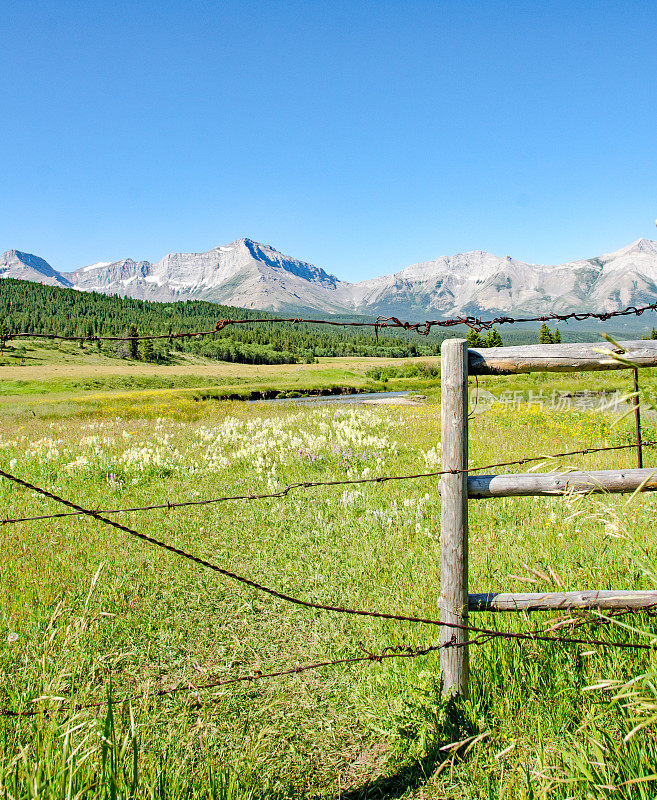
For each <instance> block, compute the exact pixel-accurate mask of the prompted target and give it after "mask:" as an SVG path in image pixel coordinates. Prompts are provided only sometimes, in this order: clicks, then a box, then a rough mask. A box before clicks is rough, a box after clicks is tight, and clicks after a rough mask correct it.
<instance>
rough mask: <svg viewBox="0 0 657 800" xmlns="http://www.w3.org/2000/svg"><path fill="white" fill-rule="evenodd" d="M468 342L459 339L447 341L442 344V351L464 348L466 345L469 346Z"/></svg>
mask: <svg viewBox="0 0 657 800" xmlns="http://www.w3.org/2000/svg"><path fill="white" fill-rule="evenodd" d="M467 343H468V340H467V339H463V338H459V339H445V340H444V341H443V342H442V344H441V345H440V347H441V349H442V348H445V347H448V348H451V347H462V346H463V345H464V344H465V345H467Z"/></svg>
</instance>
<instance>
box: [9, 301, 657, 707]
mask: <svg viewBox="0 0 657 800" xmlns="http://www.w3.org/2000/svg"><path fill="white" fill-rule="evenodd" d="M655 310H657V303H650V304H647V305H645V306H638V307H637V306H628V307H627V308H625V309H623V310H620V311H609V312H583V313H570V314H556V313H551V314H544V315H540V316H536V317H524V318H513V317H509V316H502V317H496V318H494V319H489V320H482V319H480V318H478V317H472V316H459V317H455V318H452V319H446V320H426V321H424V322H414V323H410V322H402V321H401V320H399V319H398V318H397V317H378V318H377V319H376V320H375V321H374V322H348V321H345V322H343V321H334V320H322V319H303V318H296V317H295V318H280V317H271V318H258V319H221V320H219V321H217V323H216V326H215V328H214V329H212V330H206V331H192V332H185V333H168V334H152V335H143V336H96V335H90V336H64V335H60V334H50V333H48V334H45V333H41V334H39V333H32V332H25V331H24V332H16V333H12V332H6V331H5V332H2V333H0V341H1V342H7V341H10V340H12V339H17V338H44V339H57V340H66V341H77V342H94V341H130V340H135V339H136V340H148V339H150V340H153V339H169V340H172V339H178V338H191V337H198V336H212V335H215V334H217V333H219V332H220V331H222V330H224V329H225V328H226V327H228V326H231V325H242V324H253V323H256V324H257V323H292V324H300V323H308V324H321V325H332V326H341V327H365V328H372V329H374V331H375V333H376V335H377V337H378V332H379V330H381V329H386V328H392V329H403V330H405V331H411V332H415V333H417V334H419V335H428V334H429V333H430V332H431V329H432V328H434V327H444V328H449V327H454V326H457V325H466V326H467V327H469V328H471V329H473V330H476V331H483V330H490V328H492V327H493V326H494V325H502V324H513V323H529V322H549V321H558V322H567V321H568V320H571V319H572V320H577V321H583V320H586V319H597V320H600V321H606V320H609V319H611V318H613V317H619V316H629V315H636V316H640V315H641V314H643V313H644V312H645V311H655ZM636 388H637V391H638V385H636ZM637 402H638V401H637ZM655 445H657V440H651V441H643V442H642V441H641V438H640V431H639V435H638V437H637V442H636V443H632V444H621V445H609V446H602V447H587V448H582V449H580V450H570V451H564V452H559V453H552V454H544V455H538V456H530V457H523V458H519V459H516V460H511V461H502V462H497V463H494V464H486V465H482V466H477V467H467V468H463V469H443V470H438V471H433V472H424V473H414V474H409V475H382V476H377V477H371V478H358V479H348V480H327V481H304V482H298V483H292V484H289V485H287V486H285V487H283V488H282V489H280V490H278V491H274V492H267V493H261V494H243V495H232V496H221V497H214V498H210V499H206V500H185V501H176V502H170V501H167V502H166V503H159V504H152V505H147V506H135V507H129V508H116V509H105V510H100V509H98V510H94V509H89V508H85V507H83V506H81V505H79V504H77V503H75V502H73V501H71V500H68V499H66V498H64V497H62V496H60V495H57V494H55V493H54V492H51V491H49V490H47V489H44V488H42V487H39V486H37V485H35V484H33V483H30V482H29V481H27V480H25V479H23V478H20V477H18V476H16V475H14V474H12V473H10V472H6V471H5V470H2V469H0V478H4V479H6V480H8V481H10V482H12V483H14V484H15V485H17V486H20V487H22V488H24V489H28V490H30V491H32V492H35V493H37V494H39V495H41V496H43V497H45V498H47V499H50V500H52V501H54V502H56V503H59V504H61V505H64V506H65V507H67V508H68V509H70V510H69V511H66V512H61V513H52V514H41V515H36V516H30V517H15V518H9V517H6V518H4V519H0V524H2V525H8V524H16V523H21V522H34V521H43V520H49V519H58V518H63V517H73V516H86V517H89V518H91V519H94V520H95V521H97V522H100V523H102V524H104V525H108V526H111V527H113V528H115V529H117V530H120V531H122V532H123V533H126V534H128V535H130V536H132V537H135V538H137V539H139V540H141V541H143V542H145V543H147V544H150V545H152V546H155V547H158V548H160V549H163V550H165V551H168V552H170V553H172V554H174V555H176V556H178V557H180V558H183V559H186V560H188V561H191V562H193V563H195V564H197V565H199V566H202V567H205V568H207V569H210V570H212V571H214V572H216V573H218V574H220V575H222V576H223V577H225V578H228V579H230V580H232V581H235V582H237V583H239V584H241V585H244V586H247V587H249V588H250V589H253V590H256V591H259V592H263V593H266V594H268V595H270V596H272V597H274V598H276V599H278V600H280V601H283V602H286V603H291V604H294V605H297V606H302V607H305V608H311V609H316V610H320V611H325V612H331V613H339V614H348V615H354V616H361V617H368V618H377V619H385V620H394V621H402V622H410V623H416V624H423V625H430V626H437V627H439V628H441V629H447V630H448V631H450V630H451V631H453V635H452V636H451V638H447V640H446V641H443V642H442V643H441V644H439V645H430V646H427V647H420V646H416V647H411V646H408V645H400V646H398V647H388V648H385V649H384V650H383V651H381V652H379V653H371V652H367V651H364V652H362V653H361V654H360V655H354V656H349V657H345V658H340V659H334V660H328V661H321V662H314V663H310V664H305V665H300V666H296V667H291V668H289V669H284V670H278V671H274V672H268V673H263V672H260V671H254V672H251V673H248V674H246V675H242V676H236V677H228V678H225V677H222V678H217V679H215V680H212V681H209V682H207V683H203V684H191V683H190V684H185V685H181V686H178V687H175V688H173V689H162V688H160V689H156V690H152V691H147V692H144V693H141V694H139V693H136V694H132V695H127V696H125V697H122V698H120V699H119V700H118V701H117V702H125V701H128V700H140V699H144V698H147V697H158V696H162V695H167V694H174V693H177V692H181V691H184V690H186V689H187V690H190V691H198V690H201V689H212V688H219V687H222V686H228V685H232V684H236V683H241V682H252V681H257V680H262V679H268V678H275V677H281V676H285V675H293V674H298V673H301V672H305V671H309V670H317V669H321V668H324V667H330V666H339V665H348V664H365V663H380V662H382V661H383V660H386V659H391V658H417V657H421V656H425V655H428V654H429V653H433V652H437V651H445V650H448V649H450V648H451V649H459V648H467V647H468V645H470V644H483V643H485V642H488V641H491V640H493V639H502V640H507V641H516V642H550V643H557V644H563V645H567V644H569V645H587V646H599V647H608V648H618V649H626V650H653V649H655V648H657V638H655V637H652V638H651V639H650V641H649V642H628V641H614V640H608V639H593V638H584V637H574V636H563V635H555V631H556V630H557V627H556V626H552V627H549V626H548V627H547V628H546V629H544V630H538V631H524V632H523V631H505V630H499V629H495V628H486V627H480V626H473V625H469V624H466V625H461V624H458V623H454V622H446V621H444V620H437V619H432V618H425V617H420V616H416V615H412V614H394V613H387V612H381V611H376V610H369V609H360V608H348V607H344V606H336V605H330V604H325V603H321V602H318V601H314V600H306V599H303V598H300V597H296V596H293V595H290V594H287V593H285V592H283V591H281V590H279V589H276V588H272V587H270V586H266V585H264V584H261V583H259V582H258V581H256V580H253V579H252V578H249V577H247V576H244V575H240V574H238V573H236V572H234V571H232V570H230V569H228V568H226V567H223V566H220V565H218V564H215V563H214V562H211V561H208V560H206V559H204V558H201V557H200V556H198V555H195V554H193V553H190V552H188V551H185V550H183V549H181V548H178V547H176V546H174V545H171V544H169V543H167V542H165V541H163V540H161V539H157V538H155V537H153V536H150V535H148V534H145V533H143V532H141V531H138V530H135V529H134V528H131V527H128V526H127V525H124V524H122V523H120V522H117V521H116V520H113V519H109V518H108V517H107V516H105V515H114V514H119V513H128V512H136V511H140V512H144V511H153V510H157V509H165V510H173V509H177V508H182V507H190V506H205V505H210V504H216V503H221V502H230V501H256V500H265V499H275V498H283V497H285V496H286V495H288V494H289V493H290V492H292V491H297V490H306V489H313V488H317V487H332V486H345V485H354V484H368V483H379V484H380V483H384V482H389V481H410V480H420V479H425V478H437V477H441V476H445V475H459V474H461V475H467V474H470V473H472V472H480V471H482V470H487V469H498V468H501V467H510V466H522V465H525V464H528V463H536V462H540V461H549V460H556V459H559V458H565V457H570V456H575V455H587V454H592V453H601V452H606V451H619V450H626V449H638V448H642V447H644V448H645V447H654V446H655ZM654 605H657V604H649V605H646V606H644V607H643V608H634V607H627V608H618V609H615V610H613V611H610V612H609V613H608V614H602V612H601V611H598V613H597V614H593V615H591V613H590V611H591V609H589V615H588V616H585V617H584V618H579V619H578V618H573V619H570V620H567V621H566V623H565V625H569V626H570V627H571V628H573V627H579V626H581V625H586V624H602V625H605V624H608V623H609V622H611V621H613V619H614V618H615V617H616V616H618V615H623V614H630V613H647V614H650V615H654V611H653V606H654ZM562 610H563V611H567V612H569V613H572V612H571V609H569V608H568V607H564V608H563V609H562ZM559 629H560V630H561V629H563V625H562V626H561V627H560V628H559ZM457 631H461V632H466V633H468V634H470V633H472V634H476V636H475V637H474V638H473V639H470V640H469V641H467V640H466V641H462V640H459V639H457V637H456V632H457ZM361 650H364V648H363V647H362V645H361ZM40 700H42V701H43V700H44V698H40ZM106 702H107V701H106V700H103V701H94V702H91V703H87V704H75V703H69V704H67V705H63V706H62V705H60V706H58V707H57V708H55V709H49V708H41V709H38V710H37V709H28V710H16V709H11V708H0V716H5V717H24V716H28V717H29V716H35V715H37V714H39V713H52V712H53V711H57V712H62V711H68V712H75V711H79V710H82V709H90V708H96V707H100V706H102V705H104V704H105V703H106Z"/></svg>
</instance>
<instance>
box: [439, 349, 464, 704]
mask: <svg viewBox="0 0 657 800" xmlns="http://www.w3.org/2000/svg"><path fill="white" fill-rule="evenodd" d="M467 357H468V349H467V342H466V340H465V339H448V340H447V341H445V342H444V343H443V345H442V348H441V375H442V393H441V407H440V417H441V441H442V469H444V470H446V469H459V470H461V469H466V468H467V466H468V360H467ZM440 493H441V500H440V593H441V594H440V618H441V620H443V621H444V622H450V623H452V624H457V625H467V624H468V492H467V476H466V473H460V474H456V475H443V477H442V479H441V484H440ZM449 640H452V641H454V642H455V643H462V642H467V640H468V633H467V631H461V630H455V629H449V628H442V629H441V642H442V643H443V644H444V643H445V642H447V641H449ZM440 666H441V672H442V677H443V691H444V692H445V694H458V695H461V696H465V695H467V692H468V647H467V645H466V646H465V647H448V648H445V649H443V650H441V651H440Z"/></svg>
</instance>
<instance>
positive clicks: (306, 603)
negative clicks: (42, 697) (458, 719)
mask: <svg viewBox="0 0 657 800" xmlns="http://www.w3.org/2000/svg"><path fill="white" fill-rule="evenodd" d="M456 471H457V472H458V470H456ZM460 471H461V472H463V471H464V470H460ZM0 477H3V478H7V479H8V480H10V481H13V482H14V483H16V484H18V485H19V486H24V487H25V488H27V489H31V490H32V491H34V492H38V493H39V494H42V495H43V496H44V497H49V498H50V499H51V500H56V501H57V502H58V503H62V504H63V505H65V506H68V507H69V508H73V509H75V510H76V511H80V512H82V513H83V514H86V515H87V516H89V517H92V518H93V519H96V520H98V521H99V522H102V523H104V524H105V525H109V526H111V527H113V528H116V529H117V530H120V531H123V532H124V533H127V534H129V535H130V536H134V537H136V538H137V539H140V540H141V541H144V542H147V543H148V544H152V545H154V546H155V547H160V548H162V549H163V550H167V551H168V552H170V553H174V554H175V555H177V556H180V557H181V558H184V559H187V560H188V561H192V562H193V563H195V564H199V565H200V566H203V567H207V568H208V569H210V570H212V571H213V572H217V573H219V574H220V575H223V576H224V577H226V578H230V579H231V580H234V581H236V582H237V583H241V584H243V585H244V586H249V587H250V588H252V589H256V590H257V591H260V592H263V593H265V594H268V595H270V596H272V597H275V598H277V599H279V600H283V601H285V602H287V603H292V604H294V605H298V606H302V607H304V608H314V609H316V610H318V611H331V612H335V613H339V614H351V615H354V616H359V617H372V618H376V619H390V620H397V621H400V622H416V623H419V624H423V625H436V626H439V627H443V628H449V629H450V630H462V631H468V632H472V633H483V634H488V635H490V636H503V637H504V638H507V639H533V640H538V641H540V640H543V641H552V639H551V638H550V637H547V638H546V637H541V636H537V635H534V634H527V633H512V632H501V631H496V630H491V629H490V628H481V627H475V626H471V625H459V624H457V623H453V622H444V621H442V620H436V619H430V618H424V617H416V616H411V615H406V614H392V613H388V612H384V611H369V610H367V609H357V608H347V607H345V606H335V605H329V604H326V603H318V602H315V601H312V600H303V599H302V598H300V597H294V596H292V595H289V594H286V593H285V592H281V591H279V590H278V589H273V588H271V587H269V586H265V585H263V584H261V583H258V582H257V581H254V580H252V579H251V578H247V577H245V576H244V575H239V574H237V573H236V572H232V571H231V570H228V569H225V568H224V567H220V566H219V565H217V564H214V563H212V562H211V561H207V560H206V559H204V558H201V557H200V556H196V555H194V554H193V553H188V552H187V551H185V550H182V549H181V548H179V547H176V546H175V545H171V544H168V543H167V542H163V541H161V540H160V539H156V538H154V537H153V536H149V535H148V534H145V533H142V532H141V531H136V530H134V529H133V528H128V527H127V526H126V525H122V524H121V523H120V522H116V520H112V519H107V518H106V517H103V516H101V515H100V514H99V513H98V512H97V511H91V510H89V509H84V508H82V506H79V505H77V504H76V503H73V502H71V501H70V500H66V499H64V498H63V497H59V496H58V495H56V494H54V493H53V492H49V491H47V490H46V489H41V488H40V487H38V486H35V485H34V484H31V483H29V482H28V481H25V480H23V479H22V478H18V477H16V476H15V475H11V474H10V473H8V472H5V471H4V470H0ZM570 642H571V643H573V644H595V643H596V642H593V641H588V640H575V639H571V640H570ZM602 644H604V645H605V646H609V647H619V648H633V649H647V650H650V649H652V645H651V644H645V645H639V644H637V645H634V644H630V643H626V642H606V643H602Z"/></svg>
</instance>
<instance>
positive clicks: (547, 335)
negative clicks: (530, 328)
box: [538, 322, 554, 344]
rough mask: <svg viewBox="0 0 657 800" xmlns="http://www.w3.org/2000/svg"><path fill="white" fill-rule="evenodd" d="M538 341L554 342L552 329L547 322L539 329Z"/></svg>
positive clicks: (544, 342) (543, 342)
mask: <svg viewBox="0 0 657 800" xmlns="http://www.w3.org/2000/svg"><path fill="white" fill-rule="evenodd" d="M538 341H539V343H540V344H554V339H553V338H552V331H551V330H550V329H549V328H548V326H547V325H546V323H545V322H544V323H543V324H542V325H541V327H540V328H539V330H538Z"/></svg>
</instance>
